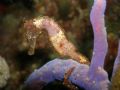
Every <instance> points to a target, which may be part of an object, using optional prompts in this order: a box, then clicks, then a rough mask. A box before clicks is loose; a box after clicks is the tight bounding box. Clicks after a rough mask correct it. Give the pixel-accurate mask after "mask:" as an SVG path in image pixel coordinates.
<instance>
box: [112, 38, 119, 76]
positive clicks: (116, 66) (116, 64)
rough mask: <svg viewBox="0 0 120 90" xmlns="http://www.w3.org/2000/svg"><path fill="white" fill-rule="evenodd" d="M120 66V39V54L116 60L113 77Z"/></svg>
mask: <svg viewBox="0 0 120 90" xmlns="http://www.w3.org/2000/svg"><path fill="white" fill-rule="evenodd" d="M118 67H120V40H119V46H118V54H117V57H116V59H115V62H114V67H113V73H112V77H113V76H114V74H115V73H116V70H117V69H118Z"/></svg>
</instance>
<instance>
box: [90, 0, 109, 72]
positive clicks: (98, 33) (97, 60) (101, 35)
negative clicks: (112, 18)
mask: <svg viewBox="0 0 120 90" xmlns="http://www.w3.org/2000/svg"><path fill="white" fill-rule="evenodd" d="M105 8H106V0H94V5H93V7H92V11H91V13H90V21H91V23H92V27H93V31H94V49H93V56H92V60H91V66H90V72H91V73H93V72H94V70H95V69H97V68H98V67H101V68H103V66H104V60H105V56H106V53H107V49H108V43H107V35H106V27H105V21H104V13H105Z"/></svg>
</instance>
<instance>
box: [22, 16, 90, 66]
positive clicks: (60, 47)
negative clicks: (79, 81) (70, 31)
mask: <svg viewBox="0 0 120 90" xmlns="http://www.w3.org/2000/svg"><path fill="white" fill-rule="evenodd" d="M24 27H25V28H26V29H27V33H26V38H27V39H28V43H29V45H30V50H29V52H28V53H29V55H32V54H34V49H35V44H36V38H37V37H38V36H39V34H40V32H41V31H42V30H43V28H44V29H45V30H46V31H47V32H48V35H49V39H50V41H51V43H52V45H53V46H54V48H55V50H56V51H57V52H58V53H59V54H60V55H63V56H69V57H70V58H72V59H74V60H76V61H78V62H80V63H86V64H89V61H88V59H87V58H86V57H85V56H83V55H82V54H80V53H78V52H76V48H75V46H74V45H73V44H72V43H71V42H70V41H68V40H67V38H66V36H65V34H64V32H63V29H62V28H61V27H60V26H59V25H58V24H57V23H56V22H55V21H54V20H53V19H51V18H49V17H47V16H44V17H38V18H35V19H33V20H29V21H26V23H25V24H24Z"/></svg>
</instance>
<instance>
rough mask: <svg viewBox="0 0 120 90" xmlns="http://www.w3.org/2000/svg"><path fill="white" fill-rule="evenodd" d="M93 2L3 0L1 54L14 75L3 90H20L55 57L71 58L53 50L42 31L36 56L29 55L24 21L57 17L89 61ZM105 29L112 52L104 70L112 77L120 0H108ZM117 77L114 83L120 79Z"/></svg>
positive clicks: (0, 4)
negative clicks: (41, 67)
mask: <svg viewBox="0 0 120 90" xmlns="http://www.w3.org/2000/svg"><path fill="white" fill-rule="evenodd" d="M92 2H93V0H0V55H1V56H2V57H4V58H5V59H6V62H7V63H8V66H9V70H10V74H11V75H10V76H11V77H10V80H9V81H8V84H7V86H6V87H4V88H2V89H5V90H19V89H20V88H21V87H22V85H23V83H24V81H25V80H26V78H27V76H28V75H29V74H30V73H31V72H32V71H34V70H35V69H36V68H38V67H40V66H42V65H43V64H45V63H46V62H48V60H52V59H54V58H56V57H60V58H69V57H63V56H60V55H59V54H58V53H57V52H56V51H55V50H54V48H53V46H52V44H51V43H50V41H49V39H48V34H47V32H42V34H41V35H40V36H39V39H38V40H37V45H36V52H35V54H34V55H33V56H29V55H28V54H27V51H28V45H27V43H26V40H25V37H24V33H25V30H24V28H23V22H24V21H25V20H27V19H31V18H33V17H36V16H49V17H52V18H54V19H55V21H56V22H58V23H59V24H60V26H61V27H63V28H64V30H65V31H64V32H65V34H66V36H67V38H68V40H70V41H71V42H72V43H74V45H75V46H76V47H77V48H78V50H79V52H81V53H82V54H84V55H85V56H86V57H87V58H88V59H89V60H90V59H91V55H92V48H93V32H92V27H91V24H90V21H89V13H90V9H91V5H92ZM106 27H107V33H108V43H109V51H108V54H107V57H106V62H105V69H106V70H107V72H108V73H109V77H111V73H112V68H113V62H114V60H115V57H116V53H117V47H118V43H117V42H118V38H120V0H107V10H106ZM116 78H117V79H115V80H118V79H120V78H118V77H116ZM118 81H119V80H118ZM114 82H115V81H114ZM65 90H67V89H65Z"/></svg>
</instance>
